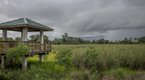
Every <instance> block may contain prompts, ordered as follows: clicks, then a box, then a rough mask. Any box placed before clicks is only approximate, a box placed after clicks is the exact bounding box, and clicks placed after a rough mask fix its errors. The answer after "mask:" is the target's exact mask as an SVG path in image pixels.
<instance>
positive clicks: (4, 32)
mask: <svg viewBox="0 0 145 80" xmlns="http://www.w3.org/2000/svg"><path fill="white" fill-rule="evenodd" d="M2 38H3V40H4V41H6V40H7V30H6V29H4V30H2Z"/></svg>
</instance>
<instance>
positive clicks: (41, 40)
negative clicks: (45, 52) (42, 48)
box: [40, 30, 44, 44]
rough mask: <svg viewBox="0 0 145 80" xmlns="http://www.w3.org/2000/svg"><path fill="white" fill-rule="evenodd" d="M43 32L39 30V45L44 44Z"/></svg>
mask: <svg viewBox="0 0 145 80" xmlns="http://www.w3.org/2000/svg"><path fill="white" fill-rule="evenodd" d="M43 36H44V32H43V30H41V31H40V42H41V44H44V37H43Z"/></svg>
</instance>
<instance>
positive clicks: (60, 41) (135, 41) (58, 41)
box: [0, 33, 145, 44]
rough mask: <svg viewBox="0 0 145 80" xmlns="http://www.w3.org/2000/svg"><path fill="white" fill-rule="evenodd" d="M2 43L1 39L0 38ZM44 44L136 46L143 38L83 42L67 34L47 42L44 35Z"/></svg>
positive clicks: (15, 39)
mask: <svg viewBox="0 0 145 80" xmlns="http://www.w3.org/2000/svg"><path fill="white" fill-rule="evenodd" d="M39 37H40V36H39V35H38V34H36V35H31V36H30V38H29V39H28V41H34V42H39V41H40V39H39ZM0 40H1V41H2V38H0ZM7 40H8V41H21V38H20V37H16V38H12V37H9V38H8V39H7ZM44 42H51V43H52V44H138V43H145V36H143V37H140V38H132V37H130V38H124V39H123V40H118V41H109V40H105V39H103V38H102V39H99V40H92V41H90V40H84V39H82V38H79V37H73V36H69V35H68V33H64V34H63V35H62V36H61V38H55V39H54V40H49V39H48V36H47V35H44Z"/></svg>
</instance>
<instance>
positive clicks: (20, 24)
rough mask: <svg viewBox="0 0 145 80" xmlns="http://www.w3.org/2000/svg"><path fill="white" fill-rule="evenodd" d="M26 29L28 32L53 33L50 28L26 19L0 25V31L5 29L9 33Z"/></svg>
mask: <svg viewBox="0 0 145 80" xmlns="http://www.w3.org/2000/svg"><path fill="white" fill-rule="evenodd" d="M24 27H27V28H28V31H29V32H33V31H40V30H43V31H53V29H52V28H49V27H47V26H45V25H43V24H40V23H38V22H35V21H32V20H30V19H28V18H20V19H16V20H12V21H8V22H4V23H0V29H7V30H11V31H21V30H22V28H24Z"/></svg>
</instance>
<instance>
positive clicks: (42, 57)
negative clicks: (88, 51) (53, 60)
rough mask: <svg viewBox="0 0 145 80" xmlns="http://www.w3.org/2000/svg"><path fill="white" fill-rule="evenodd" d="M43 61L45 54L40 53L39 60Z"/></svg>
mask: <svg viewBox="0 0 145 80" xmlns="http://www.w3.org/2000/svg"><path fill="white" fill-rule="evenodd" d="M42 61H44V55H42V54H39V62H42Z"/></svg>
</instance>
